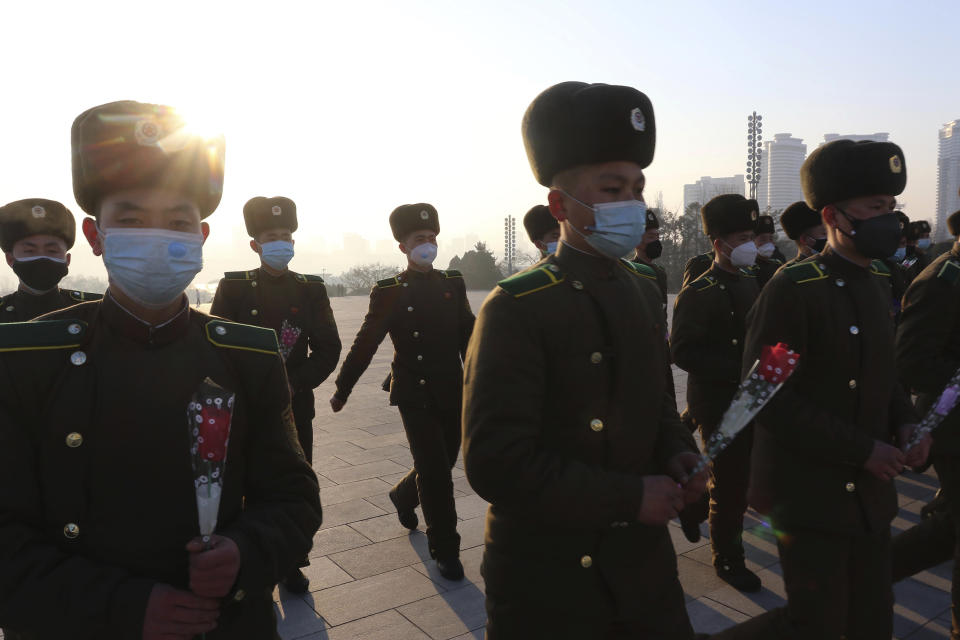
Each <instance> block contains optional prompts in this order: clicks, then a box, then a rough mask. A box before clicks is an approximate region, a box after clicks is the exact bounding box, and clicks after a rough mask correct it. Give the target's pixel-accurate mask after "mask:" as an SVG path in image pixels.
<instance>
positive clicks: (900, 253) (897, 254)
mask: <svg viewBox="0 0 960 640" xmlns="http://www.w3.org/2000/svg"><path fill="white" fill-rule="evenodd" d="M906 257H907V248H906V247H897V250H896V251H894V252H893V255H892V256H890V259H891V260H893V261H894V262H903V259H904V258H906Z"/></svg>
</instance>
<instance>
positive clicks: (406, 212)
mask: <svg viewBox="0 0 960 640" xmlns="http://www.w3.org/2000/svg"><path fill="white" fill-rule="evenodd" d="M423 229H429V230H430V231H433V232H434V233H440V216H439V215H437V210H436V209H434V208H433V205H432V204H427V203H425V202H419V203H417V204H402V205H400V206H399V207H397V208H396V209H394V210H393V213H391V214H390V230H391V231H392V232H393V237H394V239H396V241H397V242H403V239H404V238H406V237H407V236H409V235H410V234H411V233H413V232H414V231H421V230H423Z"/></svg>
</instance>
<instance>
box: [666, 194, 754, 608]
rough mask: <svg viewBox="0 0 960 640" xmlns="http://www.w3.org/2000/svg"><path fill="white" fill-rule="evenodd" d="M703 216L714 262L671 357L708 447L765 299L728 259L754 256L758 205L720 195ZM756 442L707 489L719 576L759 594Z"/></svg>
mask: <svg viewBox="0 0 960 640" xmlns="http://www.w3.org/2000/svg"><path fill="white" fill-rule="evenodd" d="M700 215H701V216H702V217H703V229H704V232H705V233H706V234H707V235H708V236H710V240H711V241H712V242H713V247H714V255H715V256H717V257H716V260H715V261H714V263H713V266H711V267H710V269H708V270H707V272H706V273H704V274H703V275H702V276H700V277H699V278H697V279H696V280H694V281H693V282H691V283H690V284H689V285H687V286H686V287H684V288H683V289H682V290H681V291H680V295H679V296H677V301H676V304H675V306H674V309H673V328H672V329H671V331H670V351H671V353H672V354H673V361H674V363H676V365H677V366H678V367H680V368H681V369H683V370H684V371H686V372H687V373H688V374H690V375H689V377H688V378H687V407H688V408H689V409H690V415H691V417H692V418H693V421H694V423H695V424H696V425H697V426H698V427H699V428H700V433H701V435H702V437H703V440H704V441H706V440H707V439H708V438H709V437H710V436H711V435H712V434H713V432H714V431H716V429H717V427H718V426H719V424H720V419H721V418H722V417H723V414H724V412H725V411H726V410H727V407H728V406H730V401H731V400H733V396H734V394H736V391H737V387H738V386H739V384H740V363H741V361H742V358H743V337H744V334H745V332H746V326H745V323H746V319H747V312H748V311H749V310H750V307H751V306H752V305H753V302H754V300H756V298H757V295H758V294H759V293H760V289H759V288H758V286H757V278H755V277H753V276H752V275H748V274H747V273H745V272H744V271H743V269H742V268H741V267H738V266H735V265H734V264H733V262H732V261H731V256H733V257H734V258H739V256H740V253H742V251H738V250H737V248H738V247H745V248H746V249H747V250H748V253H752V252H753V251H755V248H754V247H755V244H754V240H753V234H754V228H755V227H756V222H757V202H756V201H755V200H747V199H746V198H744V197H743V196H741V195H739V194H728V195H720V196H717V197H715V198H713V199H712V200H710V202H708V203H707V204H706V205H704V207H703V209H701V210H700ZM740 262H743V261H740ZM741 266H748V265H741ZM751 442H752V428H751V427H748V428H747V429H745V430H744V431H743V432H741V433H740V435H739V436H737V439H736V440H734V441H733V443H732V444H731V445H730V446H729V447H728V448H727V449H726V450H725V451H724V452H723V453H721V454H720V455H719V456H718V457H717V458H716V459H715V460H714V461H713V464H712V465H711V479H710V485H709V490H710V515H709V517H710V542H711V545H712V547H713V564H714V567H715V568H716V571H717V575H718V576H719V577H720V578H722V579H723V580H724V581H726V582H728V583H729V584H730V585H732V586H733V587H734V588H736V589H739V590H741V591H758V590H759V589H760V578H758V577H757V575H756V574H755V573H753V572H752V571H750V570H749V569H748V568H747V567H746V564H745V561H744V551H743V514H744V513H745V512H746V510H747V485H748V483H749V479H750V447H751ZM688 512H689V513H685V514H684V516H683V518H682V519H681V522H683V523H684V524H685V525H687V526H689V524H688V523H689V522H690V521H691V519H694V515H695V514H696V516H697V518H702V516H704V515H706V514H705V513H703V512H702V511H701V512H700V513H697V511H696V510H695V509H693V508H691V509H689V510H688ZM697 525H699V522H697Z"/></svg>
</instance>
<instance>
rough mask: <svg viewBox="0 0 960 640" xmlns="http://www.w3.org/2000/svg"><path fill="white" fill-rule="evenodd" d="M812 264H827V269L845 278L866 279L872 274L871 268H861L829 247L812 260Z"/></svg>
mask: <svg viewBox="0 0 960 640" xmlns="http://www.w3.org/2000/svg"><path fill="white" fill-rule="evenodd" d="M811 261H812V262H815V263H816V264H821V263H822V264H825V265H826V266H827V268H828V269H829V270H830V271H831V272H832V273H836V274H837V275H841V276H843V277H844V278H865V277H867V276H868V275H869V273H870V268H869V267H861V266H860V265H858V264H856V263H854V262H851V261H850V260H847V259H846V258H844V257H843V256H842V255H840V254H839V253H837V252H836V251H834V249H833V247H831V246H830V245H827V246H826V247H824V249H823V251H821V252H820V254H819V255H816V256H814V257H813V258H811Z"/></svg>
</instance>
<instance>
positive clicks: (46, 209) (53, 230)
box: [0, 198, 77, 253]
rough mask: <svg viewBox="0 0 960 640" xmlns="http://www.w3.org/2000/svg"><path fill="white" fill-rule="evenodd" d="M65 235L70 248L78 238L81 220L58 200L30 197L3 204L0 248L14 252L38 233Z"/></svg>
mask: <svg viewBox="0 0 960 640" xmlns="http://www.w3.org/2000/svg"><path fill="white" fill-rule="evenodd" d="M41 234H42V235H50V236H56V237H57V238H62V239H63V241H64V242H65V243H66V245H67V250H69V249H70V248H71V247H73V241H74V240H75V239H76V234H77V222H76V220H74V218H73V214H72V213H70V210H69V209H67V208H66V207H65V206H63V205H62V204H60V203H59V202H57V201H55V200H46V199H44V198H27V199H26V200H17V201H16V202H11V203H9V204H6V205H4V206H3V207H0V250H3V252H4V253H10V252H11V251H12V250H13V245H15V244H16V243H17V242H19V241H20V240H23V239H24V238H28V237H30V236H35V235H41Z"/></svg>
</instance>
